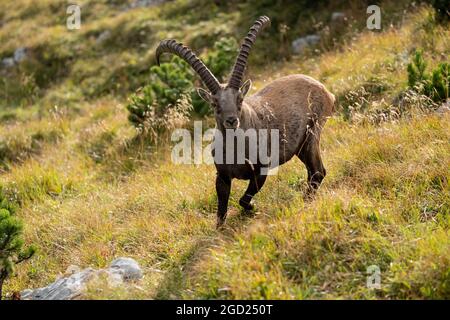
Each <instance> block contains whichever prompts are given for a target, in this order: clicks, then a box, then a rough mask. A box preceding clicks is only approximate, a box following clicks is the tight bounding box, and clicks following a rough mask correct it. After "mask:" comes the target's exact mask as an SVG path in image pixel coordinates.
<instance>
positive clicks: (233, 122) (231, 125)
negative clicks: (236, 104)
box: [223, 117, 239, 129]
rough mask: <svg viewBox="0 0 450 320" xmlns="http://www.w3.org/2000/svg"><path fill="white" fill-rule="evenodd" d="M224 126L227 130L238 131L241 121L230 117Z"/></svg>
mask: <svg viewBox="0 0 450 320" xmlns="http://www.w3.org/2000/svg"><path fill="white" fill-rule="evenodd" d="M223 126H224V127H225V128H226V129H236V128H238V127H239V119H238V118H237V117H228V118H227V119H226V120H225V121H224V122H223Z"/></svg>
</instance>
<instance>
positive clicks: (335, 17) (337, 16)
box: [331, 12, 345, 21]
mask: <svg viewBox="0 0 450 320" xmlns="http://www.w3.org/2000/svg"><path fill="white" fill-rule="evenodd" d="M343 20H345V13H343V12H333V13H332V14H331V21H343Z"/></svg>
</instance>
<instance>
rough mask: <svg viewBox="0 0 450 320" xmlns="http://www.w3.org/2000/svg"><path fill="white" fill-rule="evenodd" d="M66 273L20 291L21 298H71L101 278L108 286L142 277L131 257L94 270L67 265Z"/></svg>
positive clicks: (76, 296)
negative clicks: (42, 285) (38, 285)
mask: <svg viewBox="0 0 450 320" xmlns="http://www.w3.org/2000/svg"><path fill="white" fill-rule="evenodd" d="M66 274H69V275H66V276H64V277H62V278H60V279H57V280H56V281H55V282H53V283H51V284H49V285H48V286H46V287H43V288H38V289H34V290H31V289H26V290H24V291H22V292H21V298H22V299H23V300H73V299H77V298H80V297H82V296H83V294H84V293H85V291H86V289H87V287H88V285H89V284H94V285H95V280H98V279H103V280H106V281H107V284H108V286H110V287H116V286H123V285H125V283H124V282H127V281H130V280H139V279H141V278H142V270H141V268H140V267H139V264H138V263H137V262H136V261H135V260H133V259H131V258H118V259H115V260H114V261H113V262H112V264H111V266H110V267H109V268H107V269H100V270H95V269H92V268H86V269H84V270H81V271H79V268H78V267H77V266H69V268H68V269H67V271H66Z"/></svg>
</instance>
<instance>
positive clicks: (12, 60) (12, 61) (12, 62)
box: [2, 58, 16, 67]
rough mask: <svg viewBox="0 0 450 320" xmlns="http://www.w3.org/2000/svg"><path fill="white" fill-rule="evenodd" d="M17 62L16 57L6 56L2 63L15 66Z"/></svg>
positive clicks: (5, 65)
mask: <svg viewBox="0 0 450 320" xmlns="http://www.w3.org/2000/svg"><path fill="white" fill-rule="evenodd" d="M15 64H16V62H15V61H14V58H4V59H3V60H2V65H3V66H4V67H13V66H14V65H15Z"/></svg>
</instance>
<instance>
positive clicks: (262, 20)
mask: <svg viewBox="0 0 450 320" xmlns="http://www.w3.org/2000/svg"><path fill="white" fill-rule="evenodd" d="M268 25H270V19H269V17H266V16H261V17H259V18H258V20H256V21H255V23H254V24H253V26H252V27H251V28H250V31H249V32H248V34H247V36H246V37H245V38H244V41H243V43H242V45H241V49H240V50H239V55H238V57H237V58H236V62H235V63H234V67H233V71H232V73H231V77H230V80H229V81H228V86H229V87H231V88H234V89H239V88H240V86H241V84H242V79H243V77H244V71H245V67H246V66H247V59H248V55H249V54H250V50H251V48H252V46H253V43H254V42H255V40H256V36H257V35H258V33H259V32H260V31H261V30H262V29H264V28H265V27H266V26H268Z"/></svg>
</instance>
